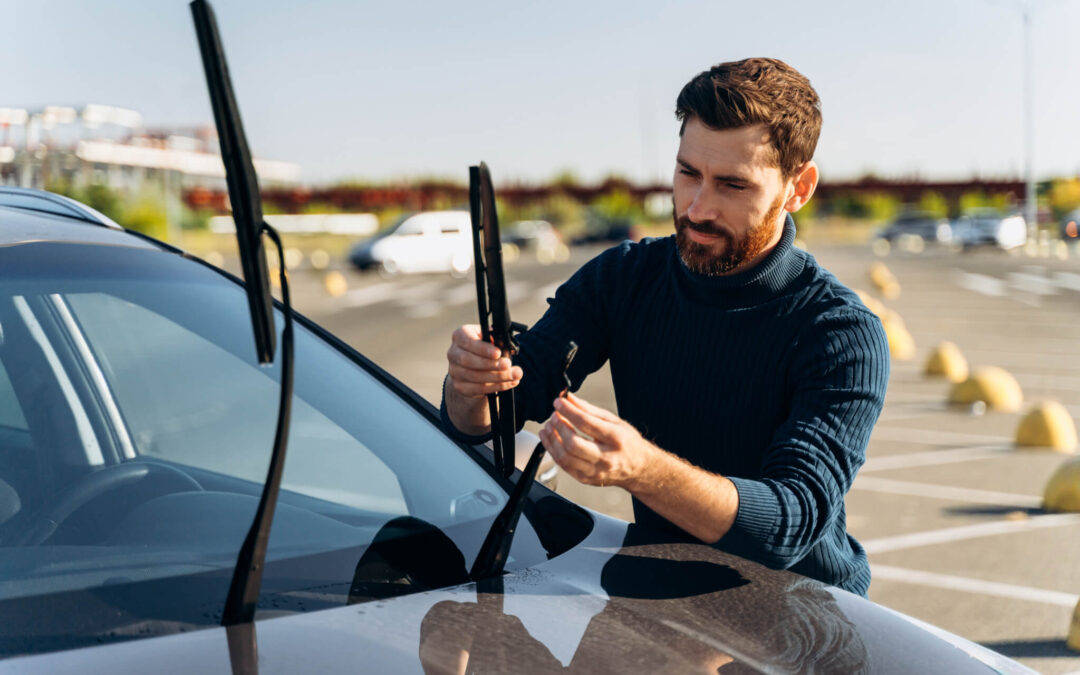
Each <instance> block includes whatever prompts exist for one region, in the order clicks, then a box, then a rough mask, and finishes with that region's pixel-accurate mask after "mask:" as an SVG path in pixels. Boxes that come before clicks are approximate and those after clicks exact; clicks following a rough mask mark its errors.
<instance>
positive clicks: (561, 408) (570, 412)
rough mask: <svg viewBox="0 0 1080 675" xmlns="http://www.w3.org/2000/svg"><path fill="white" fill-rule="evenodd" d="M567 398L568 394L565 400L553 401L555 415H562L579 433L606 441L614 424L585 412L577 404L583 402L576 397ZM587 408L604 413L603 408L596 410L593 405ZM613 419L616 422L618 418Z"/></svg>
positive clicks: (612, 430)
mask: <svg viewBox="0 0 1080 675" xmlns="http://www.w3.org/2000/svg"><path fill="white" fill-rule="evenodd" d="M569 396H570V395H569V394H568V395H567V398H566V399H562V398H558V399H555V404H554V405H555V410H556V411H557V414H559V415H562V416H563V418H565V419H566V420H567V421H569V423H570V424H572V425H574V427H575V428H576V429H577V430H578V431H580V432H581V433H584V434H588V435H589V436H591V437H593V438H594V439H597V440H600V441H603V440H605V439H608V438H609V437H610V436H611V435H612V433H613V432H614V431H615V426H614V424H613V423H612V422H610V421H608V420H607V419H605V418H602V417H600V416H598V415H597V414H595V413H593V412H589V411H587V410H585V409H584V408H583V407H582V406H581V405H580V404H579V402H583V401H582V399H580V398H578V397H576V396H575V397H574V398H573V399H570V398H569ZM589 407H590V408H592V409H593V410H597V411H599V412H606V411H605V410H604V409H603V408H597V407H596V406H593V405H590V406H589ZM613 417H614V416H613ZM615 419H616V420H618V417H615Z"/></svg>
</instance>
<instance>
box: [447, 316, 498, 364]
mask: <svg viewBox="0 0 1080 675" xmlns="http://www.w3.org/2000/svg"><path fill="white" fill-rule="evenodd" d="M482 335H483V334H482V333H481V332H480V326H478V325H476V324H474V323H473V324H465V325H464V326H461V327H459V328H458V329H457V330H455V331H454V332H453V333H452V334H451V335H450V343H451V344H453V345H456V346H458V347H460V348H461V349H463V350H465V351H467V352H470V353H472V354H476V355H477V356H480V357H483V358H486V359H491V360H495V359H497V358H499V357H500V356H502V354H501V353H500V351H499V348H498V347H496V346H495V345H493V344H491V343H490V342H488V341H487V340H484V339H483V337H482Z"/></svg>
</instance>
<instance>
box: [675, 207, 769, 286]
mask: <svg viewBox="0 0 1080 675" xmlns="http://www.w3.org/2000/svg"><path fill="white" fill-rule="evenodd" d="M783 208H784V195H783V194H780V195H779V196H777V198H776V201H774V202H773V203H772V204H771V205H770V206H769V210H768V212H767V213H766V214H765V217H764V218H762V219H761V221H760V222H758V223H756V224H755V225H753V226H752V227H751V228H750V229H749V230H747V231H746V233H745V234H743V235H742V236H741V237H737V236H734V235H732V234H731V233H730V232H729V231H728V230H726V229H720V228H718V227H715V226H714V225H713V224H712V223H707V222H706V223H695V222H693V221H692V220H690V219H689V218H688V217H687V216H680V215H679V214H678V213H677V212H676V211H675V205H674V200H673V203H672V207H671V210H672V216H673V217H674V219H675V243H676V245H677V246H678V247H679V257H681V258H682V261H683V263H684V264H685V265H686V266H687V267H688V268H689V269H690V270H691V271H693V272H697V273H698V274H703V275H705V276H708V277H719V276H723V275H725V274H729V273H731V272H732V271H734V270H735V269H737V268H738V267H739V266H740V265H742V264H743V263H745V262H746V261H747V260H753V259H754V258H756V257H757V256H758V255H760V254H761V253H762V252H763V251H764V250H765V249H766V248H767V247H768V246H769V242H771V241H772V238H773V235H774V234H775V233H776V221H777V219H779V217H780V212H781V211H782V210H783ZM689 230H696V231H698V232H703V233H705V234H711V235H715V236H718V237H720V239H719V240H718V241H717V242H715V243H714V244H711V245H710V244H699V243H697V242H696V241H691V239H690V236H689V235H688V234H687V232H688V231H689Z"/></svg>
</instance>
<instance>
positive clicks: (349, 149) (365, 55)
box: [0, 0, 1080, 184]
mask: <svg viewBox="0 0 1080 675" xmlns="http://www.w3.org/2000/svg"><path fill="white" fill-rule="evenodd" d="M1020 2H1021V0H1015V1H1011V0H993V1H991V0H910V1H909V2H904V3H899V2H880V1H878V0H867V1H864V2H839V1H832V0H819V1H818V2H813V3H811V2H805V1H804V2H787V1H776V2H770V3H756V2H745V1H741V2H723V1H720V0H711V1H701V2H677V1H672V2H659V1H656V2H639V1H637V0H621V1H617V2H615V1H613V2H607V1H604V2H594V1H592V0H576V1H575V2H562V1H552V2H542V3H541V2H537V3H524V2H510V1H507V0H502V1H500V2H488V1H472V0H461V1H457V2H419V1H414V2H390V1H386V0H380V1H378V2H374V1H352V2H346V1H343V0H308V1H307V2H297V1H296V0H289V1H284V0H259V1H258V2H254V1H243V2H241V1H240V0H217V1H216V2H214V8H215V10H216V13H217V16H218V22H219V25H220V28H221V34H222V37H223V40H224V42H225V50H226V55H227V58H228V62H229V66H230V69H231V71H232V75H233V81H234V84H235V87H236V91H237V96H238V99H239V104H240V108H241V111H242V113H243V116H244V123H245V126H246V128H247V134H248V139H249V141H250V143H251V146H252V148H253V149H254V151H255V153H256V154H257V155H259V156H262V157H267V158H273V159H283V160H290V161H294V162H297V163H299V164H300V165H301V166H302V167H303V175H304V179H305V181H307V182H312V183H319V182H326V181H331V180H335V179H338V178H344V177H355V178H362V179H374V180H380V179H386V178H394V177H404V176H419V175H425V176H431V175H435V176H443V177H455V178H458V179H460V180H461V181H462V182H464V181H465V180H466V179H467V166H468V165H469V164H472V163H475V162H476V161H478V160H481V159H483V160H485V161H487V162H488V164H489V165H490V166H491V167H492V172H493V175H494V177H495V180H496V184H498V183H499V182H501V181H510V180H525V181H534V180H544V179H547V178H550V177H551V176H553V175H554V174H556V173H558V172H560V171H563V170H570V171H573V172H575V173H576V174H578V175H579V176H580V177H582V178H584V179H586V180H594V179H598V178H600V177H603V176H605V175H607V174H609V173H619V174H622V175H626V176H629V177H631V178H634V179H641V178H652V177H662V178H664V179H666V180H669V179H670V175H671V171H672V166H673V164H672V162H673V158H674V153H675V149H676V147H677V142H678V139H677V131H678V126H677V123H676V122H675V120H674V115H673V108H674V101H675V97H676V95H677V94H678V91H679V89H680V88H681V87H682V85H683V84H684V83H685V82H686V81H687V80H688V79H689V78H690V77H692V76H693V75H695V74H696V73H698V72H700V71H701V70H704V69H705V68H707V67H708V66H710V65H712V64H714V63H718V62H721V61H727V60H733V59H738V58H744V57H747V56H775V57H778V58H781V59H784V60H785V61H788V62H789V63H791V64H792V65H793V66H795V67H796V68H798V69H799V70H801V71H802V72H803V73H804V74H805V75H807V76H808V77H809V78H810V80H811V82H812V83H813V85H814V86H815V88H816V89H817V90H818V93H819V94H820V95H821V98H822V101H823V108H824V119H825V123H824V128H823V130H822V136H821V140H820V142H819V144H818V152H817V159H818V162H819V164H820V165H821V167H822V171H823V178H824V179H826V180H828V179H843V178H851V177H855V176H858V175H861V174H863V173H865V172H867V171H870V170H873V171H875V172H877V173H879V174H882V175H888V176H899V175H911V174H914V173H918V174H920V175H922V176H924V177H936V178H937V177H941V178H947V177H965V176H970V175H972V174H973V173H978V174H980V175H983V176H1000V175H1014V176H1018V175H1021V173H1022V171H1023V166H1024V127H1023V76H1022V75H1023V68H1022V63H1023V29H1022V22H1021V18H1020V17H1021V14H1020V11H1019V7H1020V6H1021V4H1020ZM1028 5H1029V6H1030V7H1032V9H1033V11H1032V17H1033V20H1032V30H1031V35H1032V37H1033V44H1034V55H1035V67H1036V78H1035V111H1036V112H1035V120H1036V131H1035V139H1036V143H1035V165H1036V170H1037V175H1039V176H1047V175H1066V174H1068V175H1075V174H1076V173H1077V172H1080V130H1078V120H1080V48H1078V39H1077V35H1078V33H1080V30H1078V29H1080V0H1057V1H1056V2H1055V1H1054V0H1044V1H1040V0H1030V1H1029V2H1028ZM0 16H2V21H3V24H4V31H3V40H0V58H2V62H3V64H4V65H3V67H2V68H0V107H3V106H37V105H41V104H44V103H68V104H75V105H78V104H83V103H105V104H112V105H119V106H124V107H129V108H133V109H136V110H138V111H140V112H141V113H142V114H143V119H144V121H145V122H146V123H147V125H150V126H159V125H160V126H166V125H172V124H175V125H192V124H201V123H208V122H210V121H211V120H212V116H211V112H210V106H209V101H208V97H207V93H206V86H205V83H204V82H203V79H202V77H203V75H202V69H201V66H200V63H199V55H198V47H197V44H196V40H195V34H194V29H193V27H192V23H191V18H190V11H189V9H188V6H187V2H179V1H174V0H95V1H93V2H86V1H84V0H41V1H38V0H31V1H26V0H23V1H20V0H3V2H2V3H0Z"/></svg>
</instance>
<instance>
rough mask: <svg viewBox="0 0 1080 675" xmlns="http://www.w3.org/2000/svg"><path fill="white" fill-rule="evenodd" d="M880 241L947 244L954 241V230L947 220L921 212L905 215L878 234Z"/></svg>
mask: <svg viewBox="0 0 1080 675" xmlns="http://www.w3.org/2000/svg"><path fill="white" fill-rule="evenodd" d="M877 236H878V238H879V239H884V240H885V241H887V242H889V243H890V244H892V243H894V242H898V241H901V240H903V239H905V238H918V239H920V240H922V241H923V242H929V243H940V244H946V243H949V242H950V241H952V228H951V226H950V225H949V221H948V219H947V218H942V217H940V216H935V215H933V214H929V213H924V212H920V211H911V212H908V213H903V214H901V215H900V216H898V217H897V218H896V219H895V220H893V221H892V222H891V223H889V224H888V225H887V226H885V228H883V229H882V230H881V231H880V232H879V233H878V235H877Z"/></svg>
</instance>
